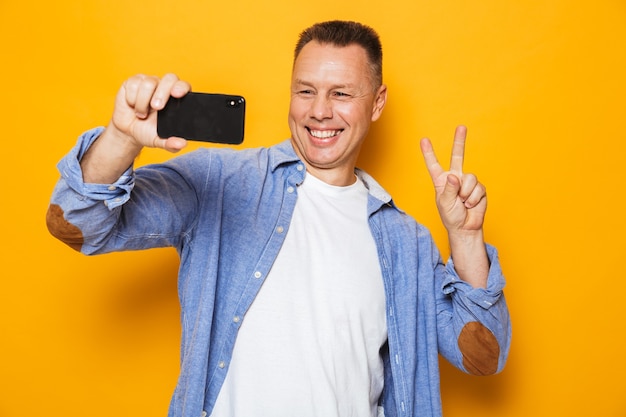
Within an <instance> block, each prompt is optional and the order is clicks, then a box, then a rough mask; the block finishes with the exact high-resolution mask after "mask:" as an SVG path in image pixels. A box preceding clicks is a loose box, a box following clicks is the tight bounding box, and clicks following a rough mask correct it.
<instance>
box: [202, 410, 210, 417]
mask: <svg viewBox="0 0 626 417" xmlns="http://www.w3.org/2000/svg"><path fill="white" fill-rule="evenodd" d="M207 415H208V414H207V412H206V411H203V412H202V414H200V417H206V416H207Z"/></svg>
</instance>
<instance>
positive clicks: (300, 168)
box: [296, 165, 304, 171]
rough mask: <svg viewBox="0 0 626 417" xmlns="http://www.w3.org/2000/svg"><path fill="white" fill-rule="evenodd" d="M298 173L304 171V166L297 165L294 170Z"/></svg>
mask: <svg viewBox="0 0 626 417" xmlns="http://www.w3.org/2000/svg"><path fill="white" fill-rule="evenodd" d="M296 169H297V170H298V171H302V170H303V169H304V166H302V165H298V168H296Z"/></svg>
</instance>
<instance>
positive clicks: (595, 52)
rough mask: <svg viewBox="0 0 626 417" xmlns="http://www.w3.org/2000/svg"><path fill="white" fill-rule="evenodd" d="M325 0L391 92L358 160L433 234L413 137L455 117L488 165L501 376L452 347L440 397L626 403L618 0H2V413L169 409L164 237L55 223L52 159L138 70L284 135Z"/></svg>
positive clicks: (450, 126) (616, 412)
mask: <svg viewBox="0 0 626 417" xmlns="http://www.w3.org/2000/svg"><path fill="white" fill-rule="evenodd" d="M334 18H341V19H354V20H360V21H362V22H364V23H367V24H370V25H372V26H373V27H375V28H376V29H377V30H378V32H379V33H380V35H381V38H382V40H383V45H384V50H385V67H384V77H385V81H386V83H387V84H388V86H389V91H390V94H389V103H388V107H387V108H386V109H385V112H384V114H383V117H382V119H381V120H380V121H379V122H377V124H376V125H375V126H374V128H373V130H372V132H371V135H370V138H369V143H368V145H367V146H366V148H365V149H364V153H363V155H362V158H361V163H360V165H361V166H362V167H364V168H365V169H367V170H368V171H370V172H371V173H372V174H374V175H375V176H376V177H377V178H378V179H379V180H380V182H381V183H382V184H383V185H384V186H385V187H386V188H387V189H388V190H389V191H390V192H391V193H392V194H393V195H394V196H395V199H396V201H397V202H398V203H399V204H400V205H401V206H402V207H403V208H404V209H406V210H407V211H408V212H409V213H410V214H412V215H414V216H415V217H416V218H417V219H418V220H420V221H421V222H422V223H424V224H426V225H427V226H428V227H429V228H430V229H431V230H432V232H433V233H434V235H435V238H436V240H437V242H438V244H439V246H440V247H441V249H442V251H443V253H444V255H446V250H447V249H446V243H445V236H444V234H443V231H442V227H441V226H440V224H439V221H438V217H437V214H436V210H435V206H434V203H433V195H432V189H431V185H430V183H429V181H430V180H429V178H428V174H427V172H426V170H425V168H424V165H423V162H422V159H421V155H420V153H419V150H418V145H417V143H418V140H419V138H421V137H423V136H429V137H431V138H432V140H433V141H434V143H435V148H436V150H437V151H438V154H439V156H440V159H441V160H442V161H443V162H445V163H447V159H448V154H449V151H450V145H451V140H452V133H453V130H454V127H455V126H456V125H457V124H459V123H464V124H466V125H467V126H468V127H469V138H468V146H467V153H466V170H467V171H473V172H476V173H477V174H478V176H479V178H480V179H481V180H482V181H483V182H484V183H485V184H486V185H487V189H488V194H489V211H488V217H487V225H486V233H487V239H488V240H489V241H490V242H491V243H493V244H495V245H496V246H497V247H498V248H499V249H500V253H501V259H502V263H503V266H504V268H505V271H506V275H507V280H508V286H507V289H506V293H507V297H508V302H509V305H510V309H511V313H512V315H513V324H514V339H513V346H512V350H511V355H510V361H509V364H508V367H507V368H506V369H505V371H504V372H503V373H502V374H500V375H497V376H494V377H487V378H479V377H472V376H467V375H464V374H461V373H459V372H458V371H456V370H453V369H452V368H451V367H450V366H449V365H446V364H444V365H443V370H442V395H443V402H444V414H445V415H446V416H447V417H459V416H463V417H471V416H506V417H518V416H519V417H528V416H602V417H620V416H626V395H625V394H626V392H625V386H624V375H625V374H626V361H624V353H625V352H626V341H625V339H626V336H624V333H625V330H626V325H625V321H624V317H623V316H624V312H625V309H626V307H625V304H626V303H625V302H624V293H625V290H626V280H625V279H624V243H623V241H624V237H625V235H626V220H625V219H626V211H625V209H624V201H625V198H624V192H625V191H624V188H625V187H624V163H623V160H624V154H625V153H626V134H625V130H626V127H625V121H626V118H625V110H626V104H625V97H626V82H625V80H624V78H625V75H626V43H625V41H626V3H625V2H624V1H623V0H613V1H609V0H598V1H594V2H572V1H570V0H511V1H502V0H484V1H461V0H458V1H454V0H437V1H434V0H411V1H408V0H406V1H401V2H394V1H380V0H377V1H370V0H346V1H337V0H319V1H316V2H294V1H292V0H289V1H286V0H279V1H274V2H262V1H257V0H239V1H226V2H216V1H212V2H208V1H206V2H201V1H191V0H178V1H164V0H155V1H151V2H148V1H144V0H138V1H128V0H106V1H105V0H97V1H90V2H85V1H78V0H69V1H68V0H65V1H64V0H59V1H56V2H43V1H40V2H38V3H37V2H36V3H35V4H33V3H32V2H14V1H13V2H9V1H7V0H2V1H1V2H0V36H1V39H2V49H1V56H2V64H1V65H0V80H1V87H0V91H1V103H2V104H0V106H1V109H0V110H1V111H0V115H1V116H0V117H1V125H0V129H1V135H0V137H1V141H2V151H3V156H2V163H1V165H0V169H1V170H2V179H3V184H4V185H3V187H2V190H1V196H2V197H1V198H2V204H1V207H2V215H1V216H0V218H1V222H2V223H1V227H2V228H1V230H2V239H1V243H0V245H2V246H1V251H0V256H2V269H1V274H2V281H1V289H0V353H1V359H0V360H1V362H0V416H2V417H14V416H20V417H21V416H33V415H48V416H65V417H72V416H91V417H96V416H111V415H114V416H156V415H165V412H166V409H167V406H168V402H169V398H170V394H171V392H172V390H173V388H174V383H175V379H176V376H177V371H178V343H179V325H178V312H179V310H178V304H177V296H176V282H175V281H176V269H177V257H176V254H175V253H174V251H173V250H156V251H146V252H135V253H123V254H114V255H107V256H101V257H94V258H87V257H84V256H82V255H80V254H78V253H75V252H73V251H72V250H70V249H69V248H67V247H65V246H64V245H62V244H61V243H59V242H57V241H55V240H54V239H53V238H52V237H50V236H49V235H48V232H47V230H46V228H45V222H44V216H45V211H46V208H47V204H48V199H49V195H50V192H51V190H52V187H53V185H54V183H55V181H56V179H57V177H58V174H57V171H56V168H55V165H56V162H57V161H58V160H59V159H60V158H61V157H62V155H63V154H64V153H65V152H66V151H67V150H69V148H70V147H71V146H72V145H73V144H74V142H75V138H76V137H77V136H78V135H79V134H80V133H81V132H82V131H83V130H86V129H87V128H90V127H92V126H96V125H102V124H106V123H107V121H108V118H109V117H110V112H111V108H112V102H113V97H114V95H115V93H116V91H117V89H118V87H119V85H120V84H121V82H122V81H123V80H124V79H126V78H127V77H128V76H130V75H133V74H135V73H138V72H146V73H149V74H157V75H161V74H163V73H165V72H168V71H171V72H176V73H178V74H179V75H180V76H181V77H182V78H185V79H187V80H189V81H190V82H191V84H192V85H193V88H194V90H196V91H208V92H225V93H235V94H242V95H244V96H245V97H246V98H247V101H248V109H247V113H248V118H247V124H246V130H247V131H246V135H247V136H246V142H245V145H244V146H257V145H271V144H274V143H276V142H278V141H280V140H282V139H284V138H287V137H288V134H289V133H288V129H287V123H286V115H287V106H288V100H289V93H288V86H289V75H290V69H291V50H292V47H293V45H294V43H295V40H296V36H297V34H298V33H299V31H300V30H301V29H303V28H304V27H306V26H308V25H310V24H311V23H313V22H316V21H320V20H327V19H334ZM198 146H201V145H197V144H194V145H191V146H190V149H193V148H197V147H198ZM169 156H170V155H169V154H167V153H165V152H158V151H154V150H150V151H146V152H144V153H143V155H142V156H141V159H140V161H139V164H144V163H147V162H152V161H159V160H163V159H166V158H169Z"/></svg>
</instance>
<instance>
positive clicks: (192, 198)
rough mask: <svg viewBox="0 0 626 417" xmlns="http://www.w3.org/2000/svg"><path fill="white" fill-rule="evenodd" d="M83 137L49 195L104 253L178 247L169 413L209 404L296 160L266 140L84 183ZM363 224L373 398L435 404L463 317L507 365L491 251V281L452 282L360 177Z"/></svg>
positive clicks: (421, 236) (401, 216)
mask: <svg viewBox="0 0 626 417" xmlns="http://www.w3.org/2000/svg"><path fill="white" fill-rule="evenodd" d="M101 131H102V129H101V128H98V129H94V130H91V131H89V132H86V133H85V134H83V135H82V136H81V138H80V139H79V141H78V143H77V145H76V146H75V147H74V149H73V150H72V151H71V152H70V153H69V154H68V155H67V156H65V157H64V158H63V159H62V160H61V161H60V163H59V165H58V168H59V171H60V173H61V179H60V180H59V182H58V184H57V186H56V188H55V190H54V193H53V196H52V200H51V206H52V205H55V206H56V207H60V210H61V213H63V216H64V220H65V221H67V222H68V224H70V225H72V227H76V228H77V229H78V230H80V232H81V233H82V239H83V241H82V246H80V250H81V252H82V253H85V254H100V253H107V252H112V251H121V250H137V249H147V248H153V247H165V246H172V247H175V248H176V249H177V251H178V253H179V256H180V270H179V279H178V292H179V298H180V303H181V316H182V318H181V320H182V339H181V370H180V376H179V379H178V384H177V386H176V390H175V392H174V395H173V398H172V401H171V405H170V410H169V416H171V417H175V416H176V417H179V416H180V417H201V416H205V415H207V414H208V415H210V413H211V410H212V408H213V406H214V404H215V401H216V398H217V395H218V392H219V390H220V388H221V386H222V383H223V381H224V378H225V376H226V373H227V372H228V366H229V362H230V359H231V355H232V352H233V346H234V344H235V340H236V337H237V332H238V330H239V327H240V326H241V324H242V321H243V320H245V314H246V311H247V310H248V307H249V306H250V304H251V303H252V301H253V300H254V298H255V296H256V294H257V292H258V291H259V288H260V287H261V285H262V284H263V280H264V279H265V277H266V276H267V274H268V272H269V270H270V268H271V267H272V264H273V262H274V260H275V259H276V256H277V254H278V251H279V250H280V247H281V245H282V243H283V241H284V238H285V235H286V232H287V230H288V228H289V224H290V219H291V215H292V213H293V209H294V206H295V204H296V199H297V197H298V185H299V184H301V183H302V181H303V180H304V176H305V174H306V170H305V167H304V164H303V163H302V162H301V161H300V160H299V159H298V157H297V156H296V154H295V152H294V150H293V148H292V145H291V143H290V142H289V141H285V142H283V143H280V144H278V145H276V146H273V147H270V148H260V149H245V150H240V151H234V150H230V149H200V150H197V151H195V152H190V153H188V154H185V155H181V156H178V157H176V158H173V159H171V160H170V161H168V162H167V163H164V164H159V165H151V166H146V167H143V168H139V169H137V170H136V171H134V170H133V169H132V167H131V168H129V170H128V171H127V172H126V173H124V175H122V176H121V177H120V178H119V180H118V181H117V182H116V183H115V184H86V183H84V182H83V181H82V172H81V169H80V165H79V161H80V159H81V157H82V155H83V154H84V152H85V151H86V150H87V149H88V147H89V146H90V145H91V143H93V141H94V140H95V139H96V138H97V137H98V135H99V134H100V133H101ZM357 175H359V176H360V178H361V179H362V180H363V181H364V183H365V184H366V186H367V188H368V190H369V193H370V196H369V202H368V213H369V224H370V228H371V231H372V235H373V237H374V239H375V242H376V245H377V248H378V255H379V261H380V265H381V268H382V273H383V280H384V288H385V296H386V311H387V317H386V318H387V327H388V343H387V345H386V348H385V349H383V352H382V353H383V361H384V365H385V381H384V391H383V395H382V398H381V401H380V403H381V407H383V408H384V414H385V416H387V417H393V416H420V417H427V416H440V415H441V399H440V391H439V367H438V354H439V353H441V354H442V355H443V356H444V357H445V358H446V359H447V360H449V361H450V362H451V363H452V364H454V365H455V366H457V367H458V368H460V369H462V370H465V371H467V370H468V369H467V365H468V364H469V363H471V354H469V357H470V358H469V359H468V354H467V353H466V352H463V351H462V350H461V349H460V347H459V346H460V339H459V338H460V337H462V336H461V334H462V333H463V329H467V326H466V325H467V324H468V323H480V326H481V328H484V329H488V330H487V332H488V335H489V337H492V338H494V340H496V341H497V346H496V347H497V349H496V351H495V355H496V358H495V359H496V362H497V364H496V367H495V368H494V369H493V371H494V372H499V371H500V370H501V369H502V367H503V366H504V363H505V360H506V357H507V354H508V350H509V343H510V334H511V327H510V322H509V315H508V309H507V307H506V303H505V300H504V297H503V294H502V289H503V286H504V278H503V276H502V272H501V270H500V265H499V263H498V258H497V253H496V250H495V249H494V248H493V247H491V246H489V245H488V246H487V249H488V255H489V258H490V261H491V269H490V272H489V279H488V286H487V288H486V289H474V288H472V287H471V286H470V285H469V284H467V283H465V282H464V281H462V280H461V279H460V278H459V277H458V275H457V274H456V272H455V270H454V265H453V262H452V260H450V261H449V262H448V263H447V264H446V265H444V263H443V262H442V260H441V258H440V255H439V252H438V250H437V248H436V247H435V245H434V243H433V240H432V238H431V236H430V234H429V232H428V231H427V230H426V229H425V228H424V227H423V226H421V225H420V224H418V223H416V222H415V221H414V220H413V219H412V218H411V217H410V216H408V215H406V214H405V213H403V212H402V211H401V210H399V209H398V208H397V207H396V206H395V204H394V202H393V200H392V199H391V197H390V196H389V195H388V194H387V192H385V191H384V190H383V189H382V188H381V187H380V186H379V185H378V184H377V183H376V182H375V181H374V180H373V179H372V178H371V177H370V176H368V175H367V174H366V173H364V172H363V171H360V170H357Z"/></svg>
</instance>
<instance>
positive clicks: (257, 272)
mask: <svg viewBox="0 0 626 417" xmlns="http://www.w3.org/2000/svg"><path fill="white" fill-rule="evenodd" d="M261 275H262V274H261V273H260V272H259V271H256V272H255V273H254V277H255V278H261Z"/></svg>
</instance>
